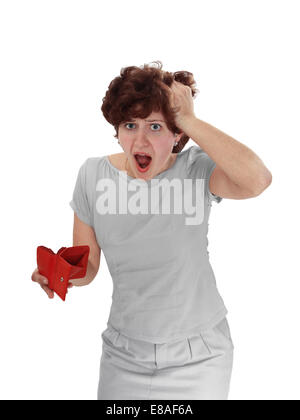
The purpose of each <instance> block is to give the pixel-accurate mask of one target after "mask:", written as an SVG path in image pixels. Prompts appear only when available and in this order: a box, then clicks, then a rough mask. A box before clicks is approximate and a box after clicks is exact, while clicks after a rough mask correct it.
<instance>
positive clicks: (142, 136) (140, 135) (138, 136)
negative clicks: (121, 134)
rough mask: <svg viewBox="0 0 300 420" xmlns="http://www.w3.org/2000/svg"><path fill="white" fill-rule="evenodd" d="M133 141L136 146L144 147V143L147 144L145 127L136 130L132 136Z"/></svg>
mask: <svg viewBox="0 0 300 420" xmlns="http://www.w3.org/2000/svg"><path fill="white" fill-rule="evenodd" d="M134 142H135V144H136V145H137V146H138V147H141V148H142V147H145V145H147V144H149V138H148V135H147V133H146V127H145V128H140V129H139V130H137V131H136V133H135V136H134Z"/></svg>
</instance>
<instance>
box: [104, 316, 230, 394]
mask: <svg viewBox="0 0 300 420" xmlns="http://www.w3.org/2000/svg"><path fill="white" fill-rule="evenodd" d="M101 336H102V341H103V343H102V356H101V362H100V378H99V385H98V400H227V399H228V394H229V387H230V380H231V372H232V365H233V350H234V345H233V341H232V338H231V333H230V328H229V324H228V321H227V318H226V317H225V318H223V320H222V321H221V322H219V323H218V324H217V325H216V326H214V327H212V328H210V329H208V330H206V331H202V332H201V333H200V332H199V333H198V334H197V335H193V336H191V337H188V338H185V339H181V340H177V341H172V342H168V343H163V344H155V343H150V342H146V341H141V340H136V339H133V338H130V337H127V336H125V335H123V334H121V333H120V332H119V331H117V330H115V329H114V328H112V327H111V326H108V327H107V328H106V330H104V331H103V333H102V335H101Z"/></svg>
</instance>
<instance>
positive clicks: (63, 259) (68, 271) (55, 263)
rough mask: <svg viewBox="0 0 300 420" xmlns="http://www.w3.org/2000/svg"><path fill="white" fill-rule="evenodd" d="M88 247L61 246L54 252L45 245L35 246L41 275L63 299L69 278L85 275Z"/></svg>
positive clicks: (78, 277)
mask: <svg viewBox="0 0 300 420" xmlns="http://www.w3.org/2000/svg"><path fill="white" fill-rule="evenodd" d="M89 252H90V247H89V246H88V245H80V246H72V247H69V248H67V247H62V248H60V249H59V250H58V251H57V253H56V254H55V253H54V252H53V251H52V249H50V248H47V247H45V246H42V245H40V246H38V247H37V266H38V270H39V272H40V273H41V275H42V276H45V277H47V279H48V287H49V288H50V289H51V290H53V291H54V292H55V293H56V294H57V295H58V296H59V297H60V298H61V299H62V300H63V301H64V300H65V299H66V294H67V289H68V282H69V280H70V279H80V278H82V277H84V276H85V275H86V270H87V265H88V258H89Z"/></svg>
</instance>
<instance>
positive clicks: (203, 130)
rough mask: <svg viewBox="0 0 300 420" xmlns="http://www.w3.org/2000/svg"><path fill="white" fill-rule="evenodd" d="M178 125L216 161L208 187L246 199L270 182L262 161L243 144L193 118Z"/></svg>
mask: <svg viewBox="0 0 300 420" xmlns="http://www.w3.org/2000/svg"><path fill="white" fill-rule="evenodd" d="M181 128H182V129H183V131H184V132H185V133H186V134H187V135H188V136H189V137H191V139H192V140H194V141H195V143H197V144H198V146H199V147H201V148H202V149H203V150H204V152H206V153H207V154H208V155H209V157H210V158H211V159H212V160H213V161H214V162H216V167H215V169H214V170H213V172H212V174H211V177H210V183H209V188H210V191H211V192H212V193H213V194H216V195H219V196H220V197H225V198H236V199H239V198H240V199H242V198H250V197H255V196H257V195H259V194H261V193H262V192H263V191H264V190H265V189H266V188H267V187H268V186H269V185H270V184H271V182H272V174H271V172H270V171H269V169H268V168H266V166H265V165H264V163H263V161H262V160H261V159H260V158H259V157H258V156H257V155H256V154H255V153H254V152H253V151H252V150H251V149H250V148H249V147H247V146H245V145H244V144H242V143H241V142H239V141H238V140H235V139H234V138H232V137H230V136H228V135H227V134H225V133H223V132H222V131H221V130H218V129H217V128H216V127H213V126H212V125H210V124H208V123H206V122H204V121H202V120H200V119H198V118H196V117H189V118H186V119H185V120H183V122H182V125H181Z"/></svg>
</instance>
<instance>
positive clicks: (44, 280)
mask: <svg viewBox="0 0 300 420" xmlns="http://www.w3.org/2000/svg"><path fill="white" fill-rule="evenodd" d="M31 279H32V281H35V282H36V283H40V284H48V279H47V277H45V276H43V275H42V274H40V273H39V272H38V271H35V272H34V274H33V275H32V277H31Z"/></svg>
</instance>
